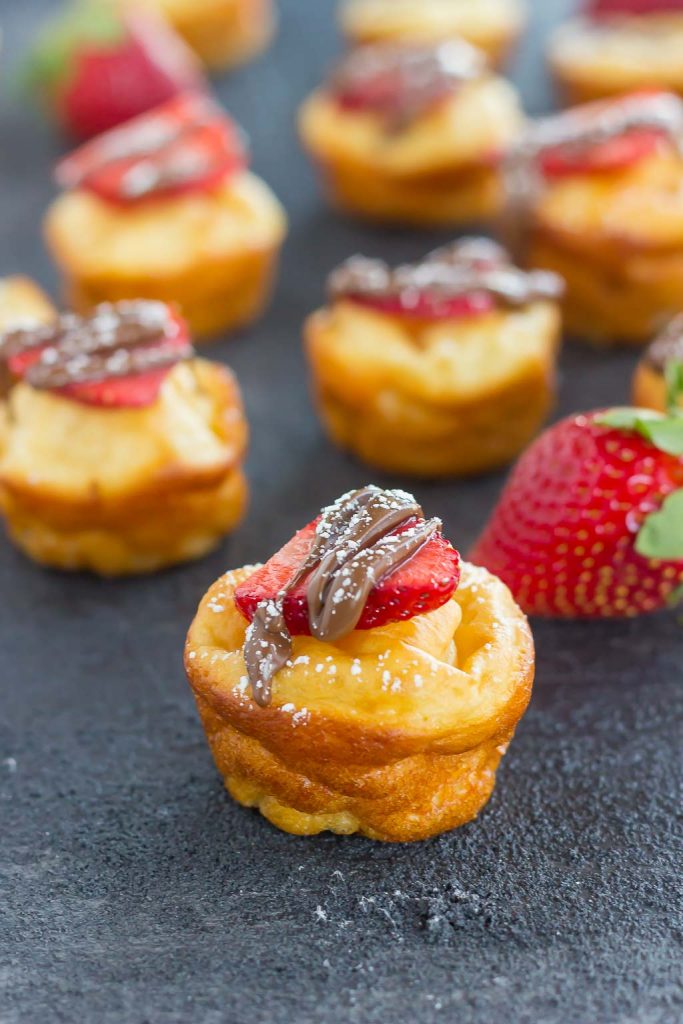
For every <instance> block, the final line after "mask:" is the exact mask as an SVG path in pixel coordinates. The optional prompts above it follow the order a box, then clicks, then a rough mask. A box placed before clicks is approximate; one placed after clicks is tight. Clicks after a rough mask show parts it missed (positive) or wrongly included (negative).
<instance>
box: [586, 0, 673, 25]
mask: <svg viewBox="0 0 683 1024" xmlns="http://www.w3.org/2000/svg"><path fill="white" fill-rule="evenodd" d="M679 11H683V0H586V3H585V5H584V13H585V14H586V15H587V16H588V17H589V18H594V19H595V20H599V19H601V18H612V17H628V16H637V17H640V16H643V17H647V16H648V15H651V14H668V13H675V12H679Z"/></svg>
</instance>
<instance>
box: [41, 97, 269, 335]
mask: <svg viewBox="0 0 683 1024" xmlns="http://www.w3.org/2000/svg"><path fill="white" fill-rule="evenodd" d="M56 179H57V183H58V184H59V185H61V187H62V188H63V189H64V192H63V193H62V195H61V196H59V197H58V198H57V199H56V200H55V202H54V203H53V205H52V207H51V208H50V210H49V211H48V214H47V218H46V224H45V235H46V240H47V244H48V247H49V249H50V251H51V252H52V254H53V256H54V258H55V260H56V262H57V264H58V266H59V267H60V269H61V271H62V275H63V278H64V282H65V291H66V297H67V300H68V302H69V304H70V305H72V306H73V307H74V308H75V309H77V310H78V311H79V312H82V313H86V312H88V311H89V310H90V309H92V308H93V307H94V306H96V305H98V304H99V303H101V302H116V301H119V300H122V299H137V298H147V299H158V300H160V301H163V302H170V303H177V304H178V305H179V307H180V309H181V311H182V313H183V316H184V317H185V318H186V319H187V321H188V323H189V324H190V329H191V330H192V332H193V334H195V335H198V336H200V337H204V336H207V335H215V334H219V333H221V332H223V331H229V330H234V329H235V328H238V327H240V326H242V325H244V324H246V323H249V322H250V321H251V320H253V319H254V318H255V317H256V316H258V315H259V314H260V313H261V311H262V310H263V307H264V305H265V303H266V301H267V298H268V295H269V293H270V288H271V282H272V278H273V275H274V271H275V267H276V263H277V258H278V254H279V250H280V246H281V244H282V241H283V238H284V235H285V230H286V220H285V215H284V212H283V210H282V207H281V206H280V204H279V203H278V201H277V200H276V199H275V197H274V196H273V194H272V193H271V191H270V190H269V189H268V187H267V186H266V185H265V184H264V182H263V181H261V179H260V178H257V177H256V176H255V175H253V174H251V173H250V172H249V171H248V170H247V156H246V152H245V149H244V145H243V141H242V138H241V135H240V132H239V129H238V128H237V126H236V125H235V124H234V123H233V122H232V121H231V120H230V119H229V118H228V116H227V115H226V114H225V113H224V112H223V111H222V110H221V109H220V108H219V107H218V106H217V105H216V104H215V103H214V102H213V101H212V100H210V99H209V98H208V97H206V96H203V95H199V94H196V95H188V96H183V97H181V98H180V99H178V100H174V101H172V102H170V103H168V104H164V105H163V106H161V107H157V108H156V109H155V110H154V111H153V112H151V113H150V114H147V115H144V116H143V117H139V118H135V119H134V120H132V121H129V122H128V123H127V124H125V125H123V126H121V127H120V128H117V129H114V130H113V131H111V132H108V133H107V134H105V135H101V136H100V137H99V138H97V139H95V140H94V141H93V142H90V143H88V144H86V145H85V146H83V147H81V148H80V149H78V150H77V151H76V152H75V153H73V154H72V155H71V156H68V157H67V158H66V159H65V160H63V161H62V162H61V163H60V164H59V165H58V167H57V172H56Z"/></svg>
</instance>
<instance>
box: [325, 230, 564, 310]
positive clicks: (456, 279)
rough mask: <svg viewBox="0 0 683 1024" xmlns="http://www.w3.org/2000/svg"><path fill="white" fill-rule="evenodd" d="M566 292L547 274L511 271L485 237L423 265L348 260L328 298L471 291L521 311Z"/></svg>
mask: <svg viewBox="0 0 683 1024" xmlns="http://www.w3.org/2000/svg"><path fill="white" fill-rule="evenodd" d="M563 290H564V286H563V282H562V279H561V278H560V277H558V276H557V275H556V274H553V273H551V272H550V271H545V270H532V271H525V270H520V269H519V268H518V267H515V266H514V265H513V264H512V263H511V262H510V260H509V258H508V255H507V253H506V251H505V250H504V249H503V248H502V247H501V246H500V245H498V244H497V243H496V242H493V241H491V239H488V238H465V239H462V240H460V241H457V242H453V243H452V244H451V245H448V246H445V247H444V248H442V249H437V250H436V251H435V252H433V253H430V255H429V256H427V257H426V259H425V260H423V261H422V262H421V263H409V264H404V265H403V266H399V267H396V268H394V269H392V268H391V267H389V266H388V264H386V263H385V262H384V261H383V260H378V259H367V258H366V257H364V256H352V257H351V258H350V259H348V260H346V262H345V263H342V264H341V266H339V267H338V268H337V269H336V270H334V271H333V272H332V274H331V275H330V277H329V280H328V293H329V295H330V298H331V299H332V300H335V299H342V298H353V297H354V296H358V297H360V298H368V299H372V298H380V299H386V298H402V299H403V300H404V304H405V305H406V307H409V306H410V301H409V300H410V295H411V294H420V293H425V292H428V293H430V294H431V295H434V296H435V297H436V298H438V299H442V300H444V301H445V300H448V299H453V298H456V297H457V296H459V295H466V294H468V293H470V292H474V291H479V292H487V293H488V294H489V295H491V296H492V297H493V298H495V299H496V300H497V301H498V302H500V303H501V304H502V305H506V306H524V305H526V304H527V303H529V302H533V301H535V300H538V299H557V298H559V297H561V295H562V293H563Z"/></svg>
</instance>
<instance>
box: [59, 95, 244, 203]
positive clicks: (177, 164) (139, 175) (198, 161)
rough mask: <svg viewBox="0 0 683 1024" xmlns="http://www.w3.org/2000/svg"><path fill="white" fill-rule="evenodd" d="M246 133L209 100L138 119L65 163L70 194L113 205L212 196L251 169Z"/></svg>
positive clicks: (63, 180)
mask: <svg viewBox="0 0 683 1024" xmlns="http://www.w3.org/2000/svg"><path fill="white" fill-rule="evenodd" d="M246 162H247V160H246V153H245V149H244V144H243V139H242V136H241V133H240V131H239V129H238V128H237V126H236V125H235V124H234V122H233V121H231V120H230V118H229V117H228V116H227V114H225V113H224V111H222V110H221V108H220V107H219V106H218V105H217V104H216V103H214V101H213V100H211V99H210V98H209V97H208V96H205V95H203V94H201V93H191V94H187V95H184V96H181V97H178V98H177V99H174V100H172V101H171V102H169V103H165V104H163V105H162V106H159V107H156V108H155V109H154V110H153V111H150V113H148V114H144V115H142V116H141V117H136V118H134V119H133V120H132V121H128V122H127V123H126V124H125V125H122V126H121V127H119V128H115V129H113V130H112V131H110V132H107V133H106V134H105V135H101V136H99V137H98V138H97V139H94V140H93V141H92V142H89V143H86V145H84V146H81V148H80V149H77V150H76V152H75V153H72V154H71V155H70V156H68V157H66V158H65V159H64V160H62V161H61V162H60V163H59V164H58V165H57V169H56V172H55V178H56V181H57V184H58V185H60V186H61V187H62V188H65V189H73V188H85V189H88V190H90V191H91V192H94V193H95V194H96V195H98V196H99V197H100V198H102V199H105V200H107V201H108V202H112V203H123V204H129V203H135V202H139V201H142V200H146V199H150V198H152V197H164V196H170V195H179V194H182V193H184V192H192V191H208V190H210V189H212V188H215V187H216V186H217V185H218V184H219V183H220V182H222V181H223V180H225V178H226V177H228V176H229V175H231V174H234V173H236V172H237V171H240V170H242V169H243V168H244V167H245V166H246Z"/></svg>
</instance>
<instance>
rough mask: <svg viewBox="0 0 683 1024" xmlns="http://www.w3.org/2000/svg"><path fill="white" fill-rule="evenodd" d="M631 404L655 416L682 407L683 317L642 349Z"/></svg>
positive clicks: (679, 317) (669, 325) (673, 321)
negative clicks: (641, 407)
mask: <svg viewBox="0 0 683 1024" xmlns="http://www.w3.org/2000/svg"><path fill="white" fill-rule="evenodd" d="M633 404H634V405H636V406H644V407H645V408H646V409H657V410H658V411H659V412H666V411H667V410H668V409H676V408H678V407H683V315H679V316H677V317H674V319H673V320H672V321H671V323H670V324H667V326H666V327H665V328H664V330H663V331H662V332H661V334H660V335H659V336H658V337H657V338H655V340H654V341H653V342H652V344H650V345H648V347H647V348H646V349H645V352H644V354H643V357H642V359H641V360H640V362H639V363H638V366H637V368H636V372H635V375H634V378H633Z"/></svg>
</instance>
